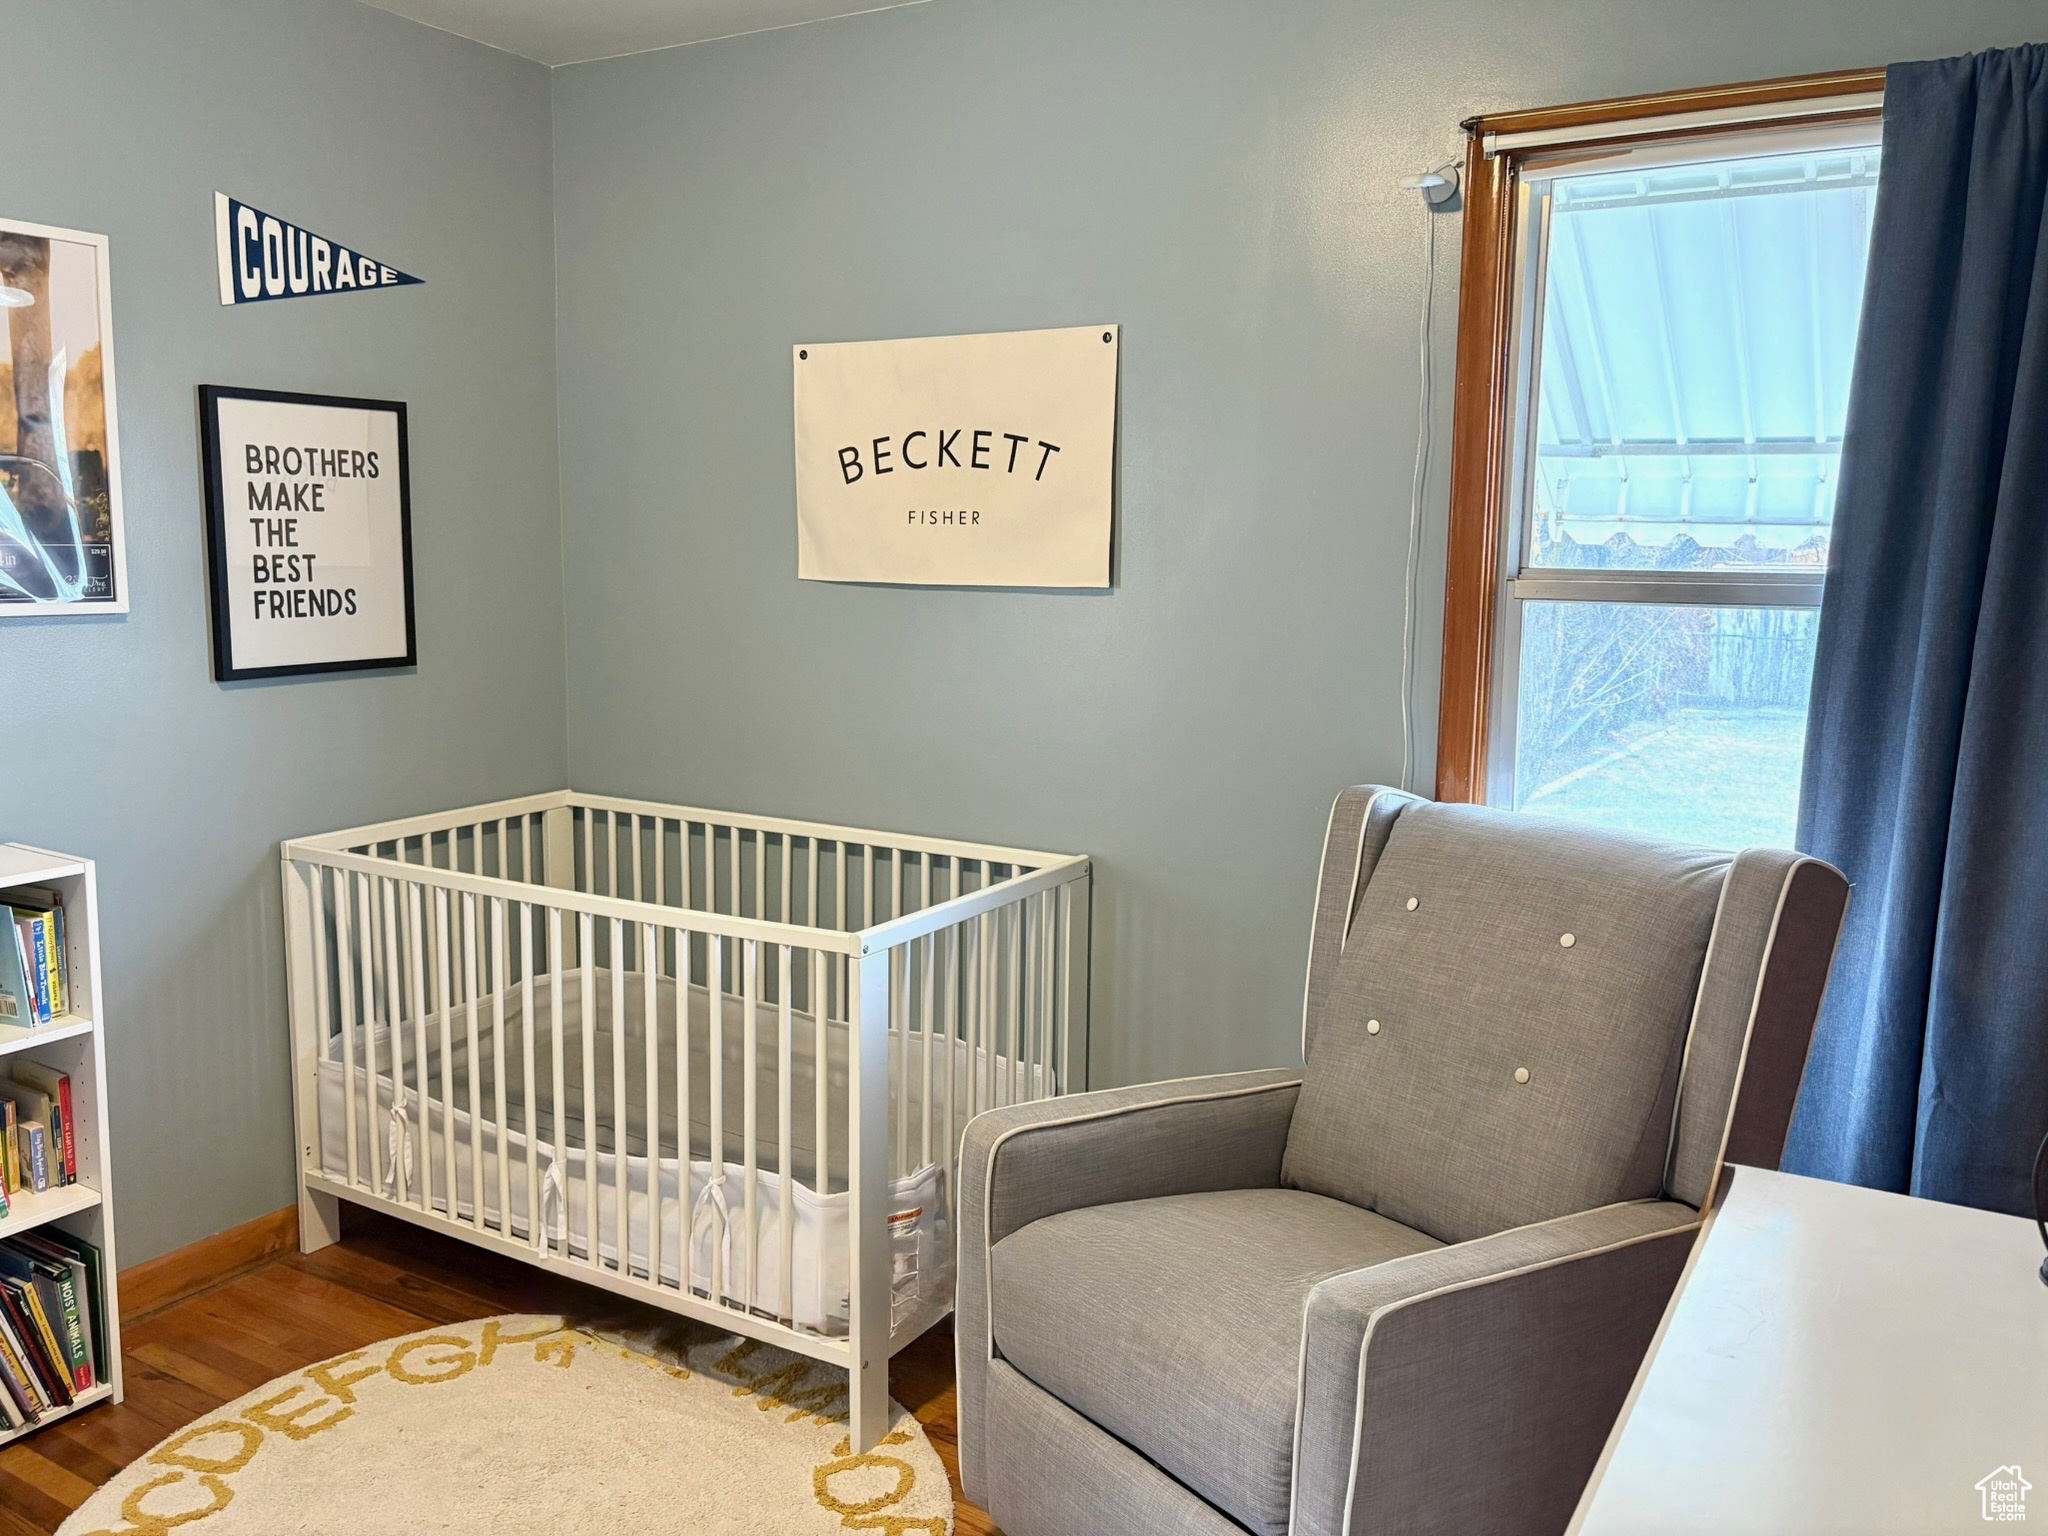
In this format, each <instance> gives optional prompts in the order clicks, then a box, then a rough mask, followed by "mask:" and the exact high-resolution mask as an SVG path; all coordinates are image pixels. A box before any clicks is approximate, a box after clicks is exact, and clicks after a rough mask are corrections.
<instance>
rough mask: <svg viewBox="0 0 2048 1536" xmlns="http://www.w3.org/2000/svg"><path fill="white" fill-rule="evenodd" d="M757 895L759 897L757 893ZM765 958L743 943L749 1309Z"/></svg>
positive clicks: (757, 1223)
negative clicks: (763, 967)
mask: <svg viewBox="0 0 2048 1536" xmlns="http://www.w3.org/2000/svg"><path fill="white" fill-rule="evenodd" d="M757 894H758V893H757ZM764 960H765V957H764V956H763V954H762V951H761V945H760V944H758V943H756V942H755V941H754V940H752V939H749V940H747V941H746V947H745V949H744V950H743V951H742V952H741V965H742V967H743V968H742V970H741V972H740V987H741V991H742V997H741V1006H742V1007H744V1008H745V1009H746V1014H745V1016H744V1018H743V1020H742V1022H741V1024H740V1048H741V1050H742V1051H743V1052H744V1053H745V1054H744V1056H743V1057H742V1060H743V1062H744V1065H743V1066H742V1067H741V1068H740V1071H741V1072H742V1073H743V1074H744V1075H743V1076H742V1077H741V1079H740V1115H741V1118H742V1120H743V1122H744V1124H745V1129H746V1138H745V1142H744V1144H743V1146H744V1150H743V1151H742V1153H741V1163H740V1167H741V1169H742V1170H743V1173H742V1179H743V1183H742V1190H743V1192H744V1195H743V1198H744V1203H745V1206H746V1213H747V1214H746V1223H747V1224H746V1242H745V1248H746V1254H747V1267H746V1281H745V1284H746V1290H745V1291H744V1292H742V1293H741V1300H740V1304H741V1305H742V1306H746V1307H751V1306H753V1305H755V1304H756V1300H757V1298H758V1297H759V1296H760V1293H761V1220H760V1215H759V1213H758V1212H757V1210H756V1208H755V1197H756V1195H757V1193H758V1191H759V1186H760V1182H761V1169H760V1144H761V1119H760V1087H761V1027H760V1020H761V967H762V965H763V963H764Z"/></svg>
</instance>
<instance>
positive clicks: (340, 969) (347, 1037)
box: [334, 871, 361, 1188]
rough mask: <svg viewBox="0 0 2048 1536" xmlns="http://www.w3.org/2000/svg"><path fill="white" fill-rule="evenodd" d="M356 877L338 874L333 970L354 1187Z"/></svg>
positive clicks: (344, 1117) (356, 1180)
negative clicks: (339, 1018)
mask: <svg viewBox="0 0 2048 1536" xmlns="http://www.w3.org/2000/svg"><path fill="white" fill-rule="evenodd" d="M355 885H356V877H355V876H354V875H345V874H341V873H340V872H339V871H337V872H336V878H335V882H334V970H335V978H336V981H337V983H338V988H337V991H338V994H339V996H338V999H337V1001H338V1002H339V1004H340V1008H341V1104H342V1125H343V1128H344V1129H345V1130H346V1132H347V1134H348V1182H349V1187H350V1188H354V1187H355V1186H356V1185H357V1183H359V1182H360V1178H361V1173H360V1169H359V1168H358V1166H357V1165H358V1161H359V1160H358V1158H357V1156H356V1119H357V1116H356V1001H355V998H356V983H355V970H356V967H355V964H354V961H355V946H356V937H355V923H354V918H353V911H352V909H353V907H354V906H355Z"/></svg>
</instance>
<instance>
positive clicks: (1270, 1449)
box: [990, 1189, 1439, 1536]
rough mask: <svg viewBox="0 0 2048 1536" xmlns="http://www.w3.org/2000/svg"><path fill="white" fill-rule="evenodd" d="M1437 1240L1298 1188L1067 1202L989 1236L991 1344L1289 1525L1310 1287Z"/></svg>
mask: <svg viewBox="0 0 2048 1536" xmlns="http://www.w3.org/2000/svg"><path fill="white" fill-rule="evenodd" d="M1437 1246H1439V1245H1438V1244H1437V1243H1436V1241H1435V1240H1434V1239H1432V1238H1430V1237H1427V1236H1425V1235H1424V1234H1422V1233H1420V1232H1416V1231H1413V1230H1411V1229H1409V1228H1407V1227H1403V1226H1400V1225H1398V1224H1397V1223H1395V1222H1392V1221H1389V1220H1387V1219H1386V1218H1385V1217H1383V1216H1377V1215H1375V1214H1373V1213H1372V1212H1371V1211H1364V1210H1360V1209H1358V1208H1357V1207H1355V1206H1350V1205H1346V1204H1344V1203H1342V1202H1341V1201H1336V1200H1329V1199H1325V1198H1324V1197H1322V1196H1320V1195H1313V1194H1309V1193H1306V1192H1305V1191H1301V1190H1282V1189H1243V1190H1227V1191H1219V1192H1215V1193H1203V1194H1187V1195H1174V1196H1169V1197H1167V1198H1164V1199H1154V1200H1137V1201H1130V1202H1126V1203H1123V1204H1117V1205H1105V1206H1090V1207H1085V1208H1082V1209H1077V1210H1070V1211H1066V1212H1063V1213H1061V1214H1059V1215H1054V1216H1048V1217H1046V1218H1044V1219H1042V1220H1039V1221H1034V1222H1032V1223H1031V1224H1030V1225H1029V1226H1026V1227H1023V1228H1021V1229H1020V1230H1018V1231H1015V1232H1013V1233H1011V1234H1010V1235H1009V1236H1008V1237H1005V1238H1003V1239H1002V1240H1001V1241H1000V1242H998V1243H997V1244H996V1245H995V1247H994V1250H993V1252H992V1253H991V1255H990V1264H991V1271H992V1273H991V1298H992V1301H993V1309H992V1318H993V1323H994V1333H995V1344H996V1349H997V1351H998V1352H999V1353H1000V1355H1001V1356H1002V1357H1003V1358H1004V1359H1006V1360H1008V1361H1009V1362H1010V1363H1011V1365H1013V1366H1014V1367H1016V1369H1017V1370H1018V1371H1019V1372H1021V1373H1022V1374H1023V1375H1024V1376H1026V1377H1027V1378H1029V1379H1030V1380H1031V1381H1033V1382H1035V1383H1037V1384H1038V1385H1039V1386H1040V1387H1042V1388H1044V1389H1045V1390H1046V1391H1047V1392H1049V1393H1051V1394H1052V1395H1053V1396H1054V1397H1056V1398H1058V1399H1060V1400H1061V1401H1062V1402H1064V1403H1066V1404H1067V1406H1068V1407H1070V1408H1073V1409H1075V1410H1076V1411H1077V1412H1079V1413H1081V1414H1082V1415H1084V1416H1085V1417H1086V1418H1088V1419H1090V1420H1092V1421H1093V1422H1094V1423H1095V1424H1097V1425H1099V1426H1100V1427H1102V1428H1103V1429H1105V1430H1107V1431H1108V1432H1109V1433H1111V1434H1112V1435H1115V1436H1116V1437H1117V1438H1118V1439H1120V1440H1122V1441H1124V1442H1125V1443H1126V1444H1128V1445H1131V1446H1133V1447H1135V1448H1136V1449H1137V1450H1139V1451H1140V1452H1142V1453H1143V1454H1144V1455H1145V1456H1146V1457H1148V1458H1149V1459H1150V1460H1151V1461H1153V1462H1154V1463H1155V1464H1156V1465H1158V1466H1160V1467H1161V1468H1163V1469H1164V1470H1165V1471H1166V1472H1168V1473H1169V1474H1171V1475H1172V1476H1173V1477H1175V1478H1177V1479H1178V1480H1179V1481H1180V1482H1181V1483H1183V1484H1184V1485H1185V1486H1187V1487H1189V1488H1191V1489H1193V1490H1194V1491H1195V1492H1196V1493H1199V1494H1200V1495H1201V1496H1202V1497H1203V1498H1205V1499H1207V1500H1208V1501H1209V1502H1210V1503H1212V1504H1214V1505H1215V1506H1217V1507H1218V1508H1219V1509H1221V1510H1223V1511H1224V1512H1225V1513H1227V1514H1229V1515H1230V1516H1232V1517H1233V1518H1234V1519H1236V1520H1237V1521H1238V1522H1239V1523H1240V1524H1242V1525H1244V1526H1246V1527H1247V1528H1249V1529H1250V1530H1252V1531H1255V1532H1261V1533H1267V1536H1280V1533H1282V1532H1284V1531H1285V1530H1286V1529H1287V1518H1288V1485H1289V1481H1290V1477H1291V1474H1292V1467H1293V1459H1294V1413H1295V1397H1296V1387H1297V1376H1298V1368H1299V1364H1300V1359H1301V1342H1302V1314H1303V1307H1304V1305H1305V1304H1306V1302H1307V1300H1308V1296H1309V1293H1310V1292H1311V1291H1312V1290H1313V1289H1314V1288H1315V1286H1316V1284H1317V1283H1318V1282H1319V1281H1321V1280H1324V1279H1326V1278H1327V1277H1329V1276H1331V1275H1333V1274H1338V1273H1342V1272H1345V1271H1350V1270H1355V1269H1358V1268H1360V1267H1361V1266H1365V1265H1373V1264H1378V1263H1381V1262H1382V1261H1384V1260H1387V1259H1394V1258H1400V1257H1402V1256H1404V1255H1407V1254H1415V1253H1420V1252H1423V1251H1424V1250H1426V1249H1432V1248H1436V1247H1437Z"/></svg>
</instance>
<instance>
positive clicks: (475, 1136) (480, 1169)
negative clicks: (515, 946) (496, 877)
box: [372, 891, 484, 1232]
mask: <svg viewBox="0 0 2048 1536" xmlns="http://www.w3.org/2000/svg"><path fill="white" fill-rule="evenodd" d="M476 919H477V913H476V897H475V896H474V895H472V894H471V893H469V892H468V891H464V892H463V893H462V1008H463V1030H464V1036H463V1038H464V1042H465V1043H466V1045H467V1046H468V1068H469V1093H468V1103H467V1106H466V1107H467V1108H468V1110H469V1198H470V1216H469V1220H470V1225H471V1226H473V1227H475V1228H476V1229H477V1231H479V1232H481V1231H483V1229H484V1104H483V1083H482V1081H481V1079H480V1077H479V1068H478V1064H477V1058H478V1057H479V1056H481V1055H482V1054H483V1045H482V1043H481V1037H480V1036H479V1034H478V1033H477V1018H476V1013H477V1003H478V993H479V992H480V991H481V987H480V985H479V981H478V975H477V972H478V969H479V967H478V965H477V959H478V956H477V940H476V930H477V920H476ZM372 1145H374V1143H372Z"/></svg>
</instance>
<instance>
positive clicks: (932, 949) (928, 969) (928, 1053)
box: [906, 870, 939, 1167]
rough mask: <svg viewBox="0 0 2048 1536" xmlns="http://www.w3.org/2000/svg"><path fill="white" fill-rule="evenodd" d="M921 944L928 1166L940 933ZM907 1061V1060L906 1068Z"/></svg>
mask: <svg viewBox="0 0 2048 1536" xmlns="http://www.w3.org/2000/svg"><path fill="white" fill-rule="evenodd" d="M925 874H926V883H927V885H929V883H930V874H931V872H930V871H929V870H927V871H926V872H925ZM926 896H927V897H929V896H930V891H929V890H927V891H926ZM925 905H926V906H930V905H931V902H930V901H929V900H927V901H926V902H925ZM917 945H918V947H920V948H922V950H923V952H924V978H923V980H924V985H923V988H922V989H921V990H922V994H923V995H922V998H921V999H920V1001H921V1004H922V1009H923V1017H922V1019H921V1020H920V1023H921V1025H922V1027H923V1031H924V1097H923V1099H922V1100H921V1102H920V1105H919V1111H920V1112H919V1116H918V1118H919V1119H920V1120H921V1121H922V1122H923V1124H922V1127H921V1135H920V1137H919V1140H918V1166H919V1167H924V1166H926V1165H928V1164H929V1163H930V1162H931V1160H932V1004H933V1001H934V999H933V997H932V990H933V988H934V987H935V986H936V985H937V983H938V979H939V971H938V959H939V936H938V935H937V934H935V933H928V934H926V935H925V936H924V937H923V938H921V939H919V940H918V941H917ZM907 1065H908V1064H907V1063H906V1069H907Z"/></svg>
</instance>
